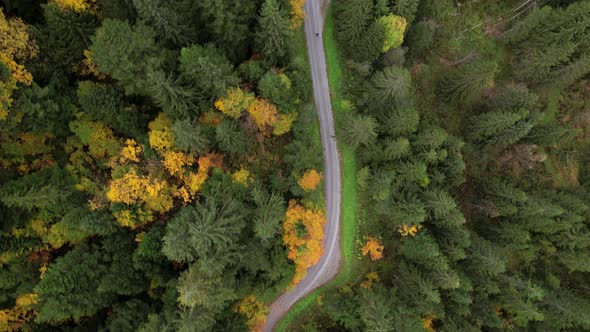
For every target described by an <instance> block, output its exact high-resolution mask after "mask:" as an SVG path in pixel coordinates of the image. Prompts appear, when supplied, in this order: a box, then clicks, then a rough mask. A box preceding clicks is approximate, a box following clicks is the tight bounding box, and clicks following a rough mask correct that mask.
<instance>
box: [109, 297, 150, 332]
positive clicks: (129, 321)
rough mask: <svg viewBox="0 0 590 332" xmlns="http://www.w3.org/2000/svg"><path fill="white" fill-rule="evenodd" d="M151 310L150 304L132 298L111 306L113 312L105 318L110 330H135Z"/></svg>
mask: <svg viewBox="0 0 590 332" xmlns="http://www.w3.org/2000/svg"><path fill="white" fill-rule="evenodd" d="M150 311H151V308H150V306H148V305H147V304H146V303H145V302H142V301H140V300H138V299H132V300H129V301H125V302H123V303H117V304H115V305H114V306H113V313H112V314H111V315H110V316H109V318H108V320H107V326H108V329H109V330H110V331H122V332H123V331H125V332H127V331H128V332H134V331H137V329H138V328H139V326H140V325H141V324H142V322H143V321H145V320H146V319H147V317H148V315H149V313H150Z"/></svg>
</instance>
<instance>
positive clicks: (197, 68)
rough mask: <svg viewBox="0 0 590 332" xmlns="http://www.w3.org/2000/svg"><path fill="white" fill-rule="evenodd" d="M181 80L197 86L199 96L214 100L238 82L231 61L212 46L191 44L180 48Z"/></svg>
mask: <svg viewBox="0 0 590 332" xmlns="http://www.w3.org/2000/svg"><path fill="white" fill-rule="evenodd" d="M180 72H181V73H182V75H181V77H182V80H183V81H186V82H190V83H191V85H192V86H194V87H196V88H197V91H198V92H200V94H201V97H202V98H204V99H205V100H208V101H214V100H216V99H218V98H219V97H221V96H223V95H224V94H225V92H226V91H227V90H228V89H229V87H232V86H236V85H237V84H238V82H239V79H238V77H237V76H236V74H235V72H234V67H233V65H232V63H231V62H230V61H229V60H228V59H227V57H226V56H225V55H224V54H223V53H221V52H220V51H219V50H218V49H216V48H215V47H212V46H210V45H209V46H200V45H192V46H191V47H188V48H187V47H185V48H183V49H181V50H180Z"/></svg>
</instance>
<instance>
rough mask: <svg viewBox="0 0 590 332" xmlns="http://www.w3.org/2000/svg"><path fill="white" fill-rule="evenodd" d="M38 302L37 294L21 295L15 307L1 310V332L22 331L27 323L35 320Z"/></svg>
mask: <svg viewBox="0 0 590 332" xmlns="http://www.w3.org/2000/svg"><path fill="white" fill-rule="evenodd" d="M38 301H39V297H38V296H37V294H35V293H29V294H22V295H19V296H18V297H17V298H16V305H15V306H14V307H12V308H10V309H3V310H0V331H4V332H12V331H20V330H21V329H22V327H23V326H24V324H25V323H26V322H27V321H30V320H32V319H33V318H34V316H35V314H36V312H35V310H34V306H35V304H37V302H38Z"/></svg>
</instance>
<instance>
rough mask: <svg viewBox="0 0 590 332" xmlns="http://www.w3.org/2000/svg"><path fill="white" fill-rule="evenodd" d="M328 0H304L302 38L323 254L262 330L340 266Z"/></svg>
mask: <svg viewBox="0 0 590 332" xmlns="http://www.w3.org/2000/svg"><path fill="white" fill-rule="evenodd" d="M327 5H328V1H327V0H307V1H306V2H305V7H304V8H305V39H306V41H307V53H308V57H309V62H310V64H311V78H312V81H313V95H314V99H315V106H316V109H317V112H318V118H319V123H320V137H321V141H322V146H323V151H324V197H325V199H326V211H327V222H326V225H325V226H324V232H325V236H324V241H323V243H324V253H323V255H322V257H321V258H320V261H319V262H318V264H316V265H314V266H312V267H310V268H309V269H308V270H307V275H306V277H305V278H304V279H303V280H302V281H301V282H300V283H299V284H298V285H297V287H295V289H294V290H292V291H287V292H285V293H283V294H282V295H281V296H280V297H279V298H278V299H276V300H275V301H274V302H273V303H272V304H271V306H270V311H269V314H268V316H267V320H266V326H265V328H264V331H265V332H270V331H272V330H273V328H274V327H275V325H276V324H277V323H278V322H279V321H280V320H281V318H282V317H283V316H284V315H285V314H286V313H287V312H288V311H289V309H290V308H291V307H292V306H293V304H295V303H296V302H297V301H299V300H301V299H302V298H303V297H305V296H306V295H307V294H309V293H310V292H311V291H312V290H314V289H316V288H318V287H320V286H322V285H323V284H325V283H327V282H328V281H330V280H332V279H333V278H334V277H335V276H336V275H337V274H338V271H339V269H340V261H341V256H342V254H341V250H340V201H341V199H340V196H341V191H340V188H341V183H340V160H339V157H338V149H337V146H336V136H335V131H334V118H333V116H332V105H331V103H330V88H329V86H328V74H327V71H326V69H327V68H326V56H325V54H324V43H323V41H322V32H323V28H324V14H323V13H325V11H323V10H322V6H327Z"/></svg>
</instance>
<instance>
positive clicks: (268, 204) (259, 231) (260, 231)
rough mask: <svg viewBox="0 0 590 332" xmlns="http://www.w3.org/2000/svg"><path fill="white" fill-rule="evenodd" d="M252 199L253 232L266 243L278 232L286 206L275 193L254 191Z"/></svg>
mask: <svg viewBox="0 0 590 332" xmlns="http://www.w3.org/2000/svg"><path fill="white" fill-rule="evenodd" d="M252 198H253V199H254V203H255V204H256V207H257V208H256V210H255V219H254V232H255V234H256V236H257V237H258V238H259V239H261V240H263V241H268V240H270V239H272V238H274V237H275V236H276V235H277V234H278V233H279V231H280V228H281V221H282V219H283V217H284V215H285V211H286V204H285V201H284V200H283V198H282V197H281V196H279V195H277V194H275V193H271V194H268V193H265V192H262V191H261V190H254V191H253V192H252Z"/></svg>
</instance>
